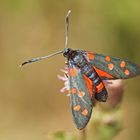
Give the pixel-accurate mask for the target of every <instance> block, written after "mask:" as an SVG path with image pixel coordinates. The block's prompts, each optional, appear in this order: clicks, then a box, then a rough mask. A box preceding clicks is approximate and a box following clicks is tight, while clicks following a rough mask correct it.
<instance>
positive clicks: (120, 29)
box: [0, 0, 140, 140]
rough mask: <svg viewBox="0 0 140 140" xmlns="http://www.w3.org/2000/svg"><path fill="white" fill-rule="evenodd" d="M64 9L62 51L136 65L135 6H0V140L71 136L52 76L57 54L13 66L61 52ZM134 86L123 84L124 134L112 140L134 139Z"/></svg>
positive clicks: (137, 126) (27, 2)
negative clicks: (64, 133)
mask: <svg viewBox="0 0 140 140" xmlns="http://www.w3.org/2000/svg"><path fill="white" fill-rule="evenodd" d="M69 9H71V10H72V14H71V17H70V34H69V45H70V47H72V48H74V49H84V50H88V51H93V52H94V51H95V52H99V53H104V54H110V55H113V56H117V57H121V58H128V59H130V60H132V61H134V62H136V63H138V64H139V65H140V1H139V0H117V1H114V0H94V1H93V0H87V1H84V0H67V1H66V0H61V1H57V0H0V60H1V66H0V67H1V68H0V139H1V140H25V139H26V140H46V139H47V134H48V133H49V132H54V131H58V130H64V131H70V132H73V133H75V134H78V131H77V130H76V128H75V126H74V124H73V122H72V116H71V112H70V108H69V99H68V97H66V96H65V94H62V93H60V88H61V87H62V86H63V83H62V82H61V81H59V80H58V79H57V76H56V75H57V74H61V72H60V71H59V69H61V68H63V67H64V66H65V65H64V62H65V59H64V58H63V56H61V55H59V56H56V57H53V58H50V59H48V60H45V61H41V62H39V63H36V64H32V65H28V66H26V67H24V68H20V67H19V64H20V63H21V62H22V61H23V60H27V59H29V58H32V57H36V56H43V55H46V54H50V53H52V52H55V51H58V50H62V49H63V48H64V45H65V16H66V13H67V11H68V10H69ZM139 82H140V77H137V78H134V79H130V80H127V81H126V82H125V83H126V86H125V94H124V100H123V103H122V106H121V108H122V110H123V120H124V129H123V131H121V132H120V133H119V135H117V136H116V137H115V140H132V139H135V140H138V139H140V135H139V130H140V120H139V118H140V109H139V108H140V107H139V106H140V86H139Z"/></svg>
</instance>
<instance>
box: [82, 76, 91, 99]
mask: <svg viewBox="0 0 140 140" xmlns="http://www.w3.org/2000/svg"><path fill="white" fill-rule="evenodd" d="M83 77H84V79H85V81H86V85H87V88H88V91H89V94H90V96H91V97H92V96H93V91H92V81H91V80H90V79H89V78H88V77H87V76H86V75H84V74H83Z"/></svg>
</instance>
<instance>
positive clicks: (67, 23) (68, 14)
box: [65, 10, 71, 48]
mask: <svg viewBox="0 0 140 140" xmlns="http://www.w3.org/2000/svg"><path fill="white" fill-rule="evenodd" d="M70 13H71V10H69V11H68V13H67V15H66V46H65V48H68V31H69V16H70Z"/></svg>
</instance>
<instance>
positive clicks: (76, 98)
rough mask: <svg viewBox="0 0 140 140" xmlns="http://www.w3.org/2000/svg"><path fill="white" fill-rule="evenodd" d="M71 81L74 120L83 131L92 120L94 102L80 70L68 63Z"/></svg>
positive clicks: (71, 102)
mask: <svg viewBox="0 0 140 140" xmlns="http://www.w3.org/2000/svg"><path fill="white" fill-rule="evenodd" d="M68 70H69V80H70V106H71V111H72V116H73V120H74V122H75V124H76V127H77V128H78V129H83V128H84V127H85V126H86V125H87V123H88V121H89V120H90V117H91V113H92V108H93V100H92V99H91V96H90V93H89V91H88V88H87V85H86V82H85V80H84V77H83V75H82V73H81V71H80V69H79V68H77V67H76V66H74V64H73V63H72V62H71V61H69V62H68Z"/></svg>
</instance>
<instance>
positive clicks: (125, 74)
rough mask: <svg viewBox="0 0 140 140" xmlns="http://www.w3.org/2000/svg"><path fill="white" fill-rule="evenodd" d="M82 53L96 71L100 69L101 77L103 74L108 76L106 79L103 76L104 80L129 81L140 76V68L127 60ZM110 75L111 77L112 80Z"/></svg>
mask: <svg viewBox="0 0 140 140" xmlns="http://www.w3.org/2000/svg"><path fill="white" fill-rule="evenodd" d="M80 52H82V54H84V56H85V58H86V59H87V60H88V61H89V62H90V63H91V64H92V65H93V66H94V67H95V69H96V68H97V69H99V71H97V72H98V74H99V75H102V73H104V75H107V76H104V77H102V76H101V78H102V80H110V79H128V78H132V77H135V76H137V75H139V74H140V67H139V66H138V65H137V64H135V63H133V62H131V61H129V60H127V59H120V58H116V57H110V56H105V55H103V54H97V53H92V52H86V51H82V50H80ZM89 54H90V55H93V59H90V58H89V57H88V55H89ZM97 69H96V70H97ZM108 75H111V76H112V78H111V77H110V76H108Z"/></svg>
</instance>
